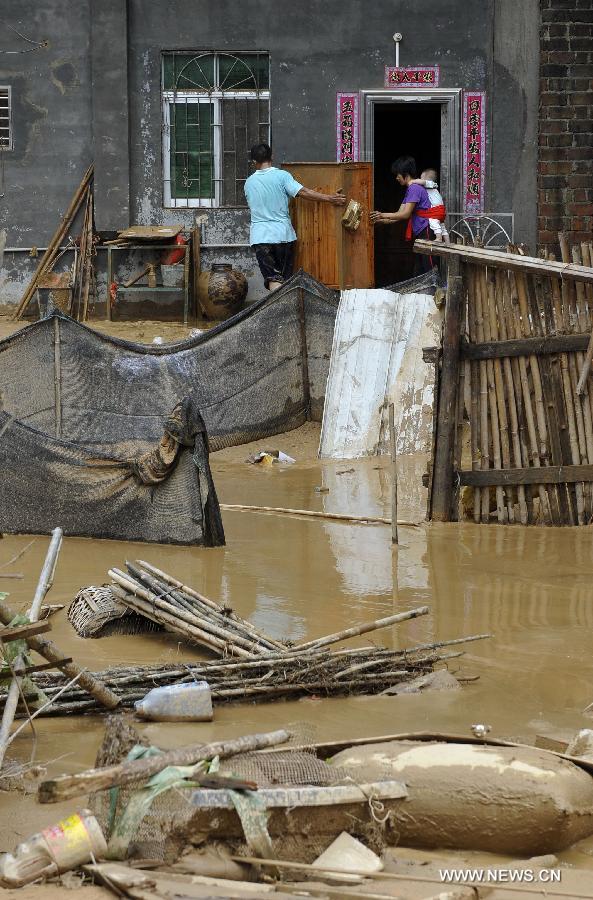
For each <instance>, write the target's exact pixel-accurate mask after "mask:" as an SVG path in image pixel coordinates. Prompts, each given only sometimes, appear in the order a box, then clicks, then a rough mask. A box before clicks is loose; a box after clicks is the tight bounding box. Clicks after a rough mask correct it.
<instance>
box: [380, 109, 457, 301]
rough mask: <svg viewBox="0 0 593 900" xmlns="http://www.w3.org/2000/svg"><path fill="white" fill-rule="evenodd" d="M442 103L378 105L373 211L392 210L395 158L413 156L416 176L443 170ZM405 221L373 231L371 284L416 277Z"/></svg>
mask: <svg viewBox="0 0 593 900" xmlns="http://www.w3.org/2000/svg"><path fill="white" fill-rule="evenodd" d="M441 108H442V107H441V104H440V103H428V102H420V103H415V102H413V101H409V102H401V101H397V102H392V103H377V104H375V110H374V134H373V159H374V194H375V203H374V206H375V209H378V210H380V211H381V212H394V211H395V210H397V209H399V207H400V206H401V203H402V200H403V197H404V189H403V188H402V187H400V186H399V184H398V183H397V181H396V180H395V178H394V177H393V175H392V174H391V164H392V162H393V161H394V160H395V159H397V158H398V156H413V157H414V159H415V160H416V164H417V166H418V176H420V172H421V171H422V170H423V169H425V168H431V169H436V170H437V172H439V173H440V168H441ZM405 231H406V224H405V223H399V222H398V223H397V224H393V225H377V227H376V228H375V284H376V286H377V287H385V286H386V285H391V284H395V283H396V282H398V281H404V280H405V279H406V278H411V277H412V275H413V274H414V255H413V253H411V251H410V245H409V243H408V242H406V241H405Z"/></svg>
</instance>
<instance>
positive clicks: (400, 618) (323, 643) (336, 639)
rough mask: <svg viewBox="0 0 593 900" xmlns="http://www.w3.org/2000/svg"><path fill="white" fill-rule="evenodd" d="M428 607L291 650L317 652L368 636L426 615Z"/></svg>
mask: <svg viewBox="0 0 593 900" xmlns="http://www.w3.org/2000/svg"><path fill="white" fill-rule="evenodd" d="M428 612H429V608H428V606H419V607H418V608H417V609H410V610H408V612H403V613H397V614H396V615H394V616H386V617H385V618H384V619H375V620H374V621H373V622H363V624H362V625H354V626H352V628H344V630H343V631H336V632H335V633H334V634H328V635H326V636H325V637H321V638H316V639H315V640H314V641H307V642H306V643H304V644H297V645H296V646H295V647H293V650H295V651H299V652H302V651H304V650H311V649H313V648H315V650H319V648H320V647H328V646H329V645H330V644H337V643H339V642H340V641H345V640H346V639H347V638H351V637H357V635H359V634H368V633H369V631H377V630H378V629H380V628H387V627H388V626H389V625H395V624H396V622H406V621H407V620H408V619H416V618H417V617H418V616H426V615H428Z"/></svg>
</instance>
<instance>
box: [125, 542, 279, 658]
mask: <svg viewBox="0 0 593 900" xmlns="http://www.w3.org/2000/svg"><path fill="white" fill-rule="evenodd" d="M136 563H137V566H134V565H133V564H132V563H130V562H126V567H127V569H128V571H129V572H131V573H132V575H133V576H134V577H135V578H137V579H139V580H141V581H144V582H145V583H146V584H147V586H148V587H149V588H150V589H151V590H154V591H155V593H159V592H160V593H161V594H163V595H170V596H171V597H173V599H176V600H183V601H184V603H187V604H189V607H190V611H192V612H193V610H194V609H195V608H196V606H197V608H198V610H200V611H201V612H202V613H204V614H205V615H206V616H207V617H208V616H211V617H213V619H214V621H216V622H218V623H219V624H220V625H222V626H223V627H224V628H225V629H228V630H229V631H232V632H235V631H236V632H237V633H238V634H240V635H242V636H243V637H245V638H247V639H248V640H249V641H250V642H251V643H253V642H254V641H257V642H259V643H261V644H262V645H263V646H265V647H267V648H268V649H270V650H284V649H285V644H283V643H282V642H281V641H275V640H273V639H272V638H270V637H268V636H267V635H265V634H262V633H261V632H259V631H258V630H257V629H256V628H255V626H254V625H252V624H251V622H247V621H246V620H245V619H242V618H241V617H240V616H237V615H236V614H235V613H232V612H231V611H230V610H229V611H227V610H224V609H223V607H222V606H219V604H217V603H215V602H214V601H213V600H209V599H208V598H204V597H202V596H201V595H199V594H197V592H196V591H193V590H192V589H191V588H186V587H185V586H184V585H181V582H177V585H180V586H177V587H176V586H175V585H174V584H173V583H172V582H175V581H176V579H173V578H171V576H166V577H164V573H163V574H160V575H159V574H158V573H159V570H158V569H156V568H155V567H154V566H150V567H149V568H147V566H148V564H147V563H143V562H142V561H141V560H137V561H136ZM149 569H150V571H149ZM205 600H208V602H207V603H206V602H204V601H205Z"/></svg>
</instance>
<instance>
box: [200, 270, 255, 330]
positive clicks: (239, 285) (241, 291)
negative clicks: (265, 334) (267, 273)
mask: <svg viewBox="0 0 593 900" xmlns="http://www.w3.org/2000/svg"><path fill="white" fill-rule="evenodd" d="M246 296H247V279H246V278H245V275H243V273H242V272H238V271H237V270H236V269H233V267H232V266H231V265H230V264H229V263H214V265H213V266H212V267H211V269H210V271H209V272H202V273H201V274H200V276H199V278H198V300H199V302H200V306H201V307H202V309H203V310H204V312H205V313H206V315H207V316H208V317H209V318H211V319H228V317H229V316H232V315H234V314H235V313H236V312H238V311H239V309H240V308H241V306H242V304H243V301H244V300H245V297H246Z"/></svg>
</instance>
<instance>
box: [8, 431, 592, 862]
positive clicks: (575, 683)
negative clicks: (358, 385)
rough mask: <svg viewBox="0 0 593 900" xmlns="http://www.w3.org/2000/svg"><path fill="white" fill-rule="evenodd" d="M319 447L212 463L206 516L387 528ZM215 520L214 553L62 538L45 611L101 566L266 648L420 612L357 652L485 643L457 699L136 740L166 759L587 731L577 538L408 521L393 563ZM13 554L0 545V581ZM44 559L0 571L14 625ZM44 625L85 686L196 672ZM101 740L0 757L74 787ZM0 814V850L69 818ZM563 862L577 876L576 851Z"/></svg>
mask: <svg viewBox="0 0 593 900" xmlns="http://www.w3.org/2000/svg"><path fill="white" fill-rule="evenodd" d="M318 433H319V432H318V427H317V426H314V425H308V426H305V427H304V428H303V429H299V430H298V431H297V432H292V433H291V434H287V435H283V436H281V437H275V438H271V439H267V440H265V441H261V442H258V444H257V445H256V446H257V447H258V448H270V449H281V450H284V451H285V452H287V453H289V454H290V455H292V456H294V457H296V459H297V462H296V463H295V464H294V465H275V466H273V467H272V468H266V469H262V468H260V467H258V466H253V465H247V464H246V463H245V458H246V457H247V456H248V454H249V452H251V450H252V449H253V445H250V446H249V447H240V448H231V449H230V450H225V451H221V452H220V453H216V454H213V455H212V457H211V463H212V469H213V474H214V479H215V483H216V487H217V490H218V494H219V499H220V501H221V502H222V503H238V504H252V505H262V506H275V507H292V508H303V509H314V510H326V511H331V512H343V513H354V514H357V515H361V514H368V515H378V516H389V515H390V477H389V471H388V463H387V461H386V460H384V459H373V460H365V461H361V462H351V461H347V462H337V463H336V462H334V461H332V462H328V463H321V462H320V461H319V460H317V459H316V458H315V451H316V442H317V440H318ZM424 468H425V460H424V459H423V458H417V457H413V458H402V459H400V460H399V499H400V510H399V515H400V518H401V519H406V520H409V521H415V522H422V520H423V519H424V512H425V502H426V492H425V490H424V489H423V488H422V485H421V475H422V472H423V470H424ZM317 487H324V488H329V491H328V492H319V491H316V488H317ZM223 520H224V526H225V531H226V539H227V545H226V547H224V548H217V549H202V548H198V547H196V548H184V547H171V546H159V545H151V544H126V543H121V542H115V541H91V540H86V539H77V538H68V539H65V541H64V544H63V548H62V551H61V554H60V557H59V562H58V567H57V571H56V578H55V583H54V587H53V589H52V591H51V593H50V594H49V596H48V599H47V602H50V603H63V604H66V605H67V604H69V603H70V601H71V600H72V598H73V597H74V596H75V594H76V592H77V591H78V590H79V589H80V588H81V587H83V586H87V585H91V584H95V585H100V584H102V583H103V582H105V581H107V580H108V578H107V570H108V569H109V568H110V567H111V566H120V567H121V566H123V564H124V561H125V560H126V559H136V558H143V559H146V560H148V561H149V562H151V563H153V564H155V565H157V566H158V567H159V568H161V569H165V570H166V571H168V572H171V573H173V574H175V575H176V576H177V577H178V578H180V579H182V580H183V581H184V582H185V583H187V584H190V585H193V586H195V587H196V588H197V589H198V590H200V591H201V592H203V593H205V594H206V595H208V596H210V597H212V598H213V599H215V600H218V601H221V602H224V603H226V604H228V605H230V606H232V607H233V608H234V609H235V610H236V611H237V612H238V613H240V614H241V615H242V616H244V617H246V618H248V619H250V620H251V621H252V622H254V623H255V624H256V625H257V626H258V627H260V628H262V629H264V630H266V631H268V632H269V633H270V634H272V635H273V636H275V637H278V638H286V639H290V640H292V641H301V640H305V639H310V638H314V637H317V636H320V635H322V634H324V633H328V632H333V631H338V630H340V629H342V628H344V627H346V626H348V625H352V624H356V623H360V622H362V621H364V620H368V619H374V618H378V617H380V616H386V615H389V614H391V613H393V612H400V611H404V610H406V609H409V608H411V607H414V606H420V605H424V604H426V605H428V606H429V607H430V610H431V614H430V615H429V616H425V617H423V618H418V619H415V620H413V621H411V622H408V623H404V625H402V626H399V627H397V629H388V630H386V631H381V632H377V633H375V634H374V635H371V638H372V640H373V641H375V642H377V643H381V644H384V645H386V646H399V647H404V646H407V645H414V644H416V643H421V642H422V643H423V642H425V641H432V640H447V639H450V638H457V637H462V636H465V635H473V634H478V633H483V632H491V633H492V638H491V639H489V640H485V641H481V642H476V643H472V644H469V645H468V646H467V652H466V654H465V656H463V657H461V658H460V659H454V660H452V661H451V662H450V668H451V671H453V672H457V671H461V672H463V674H464V675H471V676H479V679H478V680H477V681H475V682H470V683H467V684H466V685H465V686H464V687H463V690H462V692H452V693H450V694H448V693H436V692H435V693H425V694H416V695H414V694H409V695H403V696H399V697H354V698H349V699H323V700H321V699H318V698H308V699H304V700H299V701H293V702H279V703H275V704H266V705H253V704H248V705H238V706H217V707H216V708H215V719H214V721H213V722H212V723H207V724H204V723H201V724H195V725H187V724H185V725H182V724H179V725H172V724H166V725H158V724H144V725H141V726H140V728H141V729H142V731H143V732H144V733H145V734H147V735H148V736H149V737H150V739H151V740H152V742H153V743H155V744H158V745H160V746H162V747H172V746H176V745H180V744H183V743H187V742H190V741H191V742H198V741H202V740H203V741H208V740H211V739H213V738H222V737H230V736H235V735H239V734H242V733H247V732H253V731H264V730H267V729H273V728H277V727H281V726H285V725H289V726H290V727H293V728H294V729H295V730H296V731H297V732H298V733H299V734H301V735H302V736H303V738H304V739H306V740H331V739H338V738H344V737H347V736H352V737H361V736H368V735H371V734H376V735H380V734H386V733H395V732H404V731H422V730H427V731H428V730H429V731H447V732H457V733H460V734H470V726H471V725H472V724H473V723H478V722H480V723H486V724H488V725H490V726H491V728H492V736H494V737H499V738H508V739H513V740H517V741H526V742H529V743H532V742H533V741H534V739H535V736H536V735H537V734H546V735H548V736H553V737H557V738H561V739H567V738H569V737H570V736H572V734H573V733H574V732H575V731H576V730H577V729H579V728H583V727H589V726H591V725H592V722H591V719H589V718H587V717H586V716H585V715H584V714H583V710H584V708H585V707H586V706H587V705H588V704H589V703H591V702H592V701H593V654H592V653H591V629H592V626H593V588H592V585H591V571H592V557H593V531H592V530H591V529H589V528H580V529H576V528H565V529H552V528H536V527H531V528H523V527H518V526H517V527H506V528H505V527H501V526H497V525H490V526H485V525H479V526H477V525H474V524H459V525H453V524H449V525H430V526H429V525H426V524H424V523H423V522H422V524H421V525H420V527H416V528H411V527H402V528H401V529H400V544H399V547H397V548H393V547H392V544H391V530H390V528H389V526H384V525H359V524H355V525H353V524H344V523H341V522H338V521H323V520H320V519H310V520H307V519H304V518H297V517H288V516H280V515H276V514H258V513H253V512H240V511H226V512H223ZM56 524H59V523H58V522H56ZM30 540H31V538H30V537H27V536H6V537H5V538H4V539H3V540H2V541H0V566H2V565H3V564H4V563H6V562H7V561H8V560H10V559H11V558H12V557H13V556H15V555H16V554H17V553H18V552H19V550H21V549H22V548H23V547H24V546H25V545H26V544H27V543H28V542H29V541H30ZM47 545H48V538H47V537H38V538H37V539H36V541H35V543H34V544H33V546H32V547H30V549H29V550H28V551H27V552H26V553H25V554H24V556H23V557H22V558H21V559H19V560H18V561H16V562H15V563H14V564H12V565H11V566H10V567H8V568H0V574H6V573H22V574H23V576H24V577H23V578H22V579H8V578H0V590H2V591H6V592H8V593H9V595H10V596H9V602H10V604H11V605H12V606H13V607H14V608H15V609H19V610H24V609H26V608H27V606H28V604H29V602H30V600H31V598H32V594H33V590H34V587H35V584H36V581H37V578H38V575H39V571H40V567H41V565H42V562H43V559H44V556H45V552H46V549H47ZM52 625H53V631H52V635H51V637H52V638H53V639H54V640H55V642H56V643H57V644H58V646H59V647H60V649H62V650H63V651H64V652H65V653H66V654H67V655H69V656H72V657H74V658H75V659H76V660H77V661H79V662H82V663H84V664H85V665H86V666H88V667H89V668H91V669H93V670H98V669H101V668H104V667H106V666H108V665H116V664H128V665H129V664H133V663H138V664H142V663H157V662H174V661H179V660H186V661H188V662H190V661H191V660H194V659H201V658H204V657H203V655H202V654H201V653H199V652H196V651H194V650H192V649H191V648H189V647H188V646H187V644H183V643H180V642H178V641H177V639H176V638H175V636H173V635H167V634H158V635H146V636H125V637H122V636H116V637H109V638H103V639H99V640H83V639H81V638H79V637H78V636H77V635H76V634H75V632H74V631H73V629H72V628H71V626H70V625H69V623H68V622H67V620H66V616H65V610H64V611H62V612H60V613H58V614H57V615H56V616H54V618H53V619H52ZM365 642H368V638H364V637H362V638H357V639H355V640H354V641H353V642H352V644H353V645H355V644H359V645H360V644H363V643H365ZM102 732H103V725H102V720H101V719H100V718H90V717H85V718H51V719H49V718H46V719H38V720H36V722H35V737H34V738H33V737H32V735H31V733H30V732H23V734H22V736H21V737H19V739H17V741H16V742H15V744H13V755H16V756H18V757H19V758H20V759H22V760H27V759H28V758H29V757H30V755H31V753H32V752H33V750H34V752H35V760H36V761H37V762H38V763H40V764H44V765H47V769H48V772H49V773H52V774H53V773H59V772H75V771H80V770H82V769H84V768H86V767H88V766H89V765H92V764H93V762H94V757H95V753H96V750H97V746H98V744H99V741H100V739H101V735H102ZM0 804H1V807H2V816H1V817H0V819H1V821H0V848H1V849H8V848H9V847H11V846H13V845H14V844H15V843H16V842H17V841H18V840H19V839H21V838H23V837H25V836H26V835H27V834H28V833H30V832H31V831H35V830H37V828H38V827H39V826H44V825H46V824H49V823H51V822H52V821H54V820H56V819H57V818H59V816H60V814H61V813H63V812H69V811H72V809H73V803H72V801H70V802H69V803H67V804H61V805H54V806H37V805H36V804H35V802H34V800H33V798H23V797H21V796H19V795H14V794H11V795H6V794H4V795H0ZM74 805H75V804H74ZM562 858H563V859H564V860H566V861H570V862H574V863H577V864H578V865H585V866H586V865H588V864H591V865H592V866H593V839H591V840H589V841H585V842H583V843H582V844H580V845H579V846H578V848H576V849H573V850H571V851H569V852H567V853H565V854H563V855H562Z"/></svg>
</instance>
